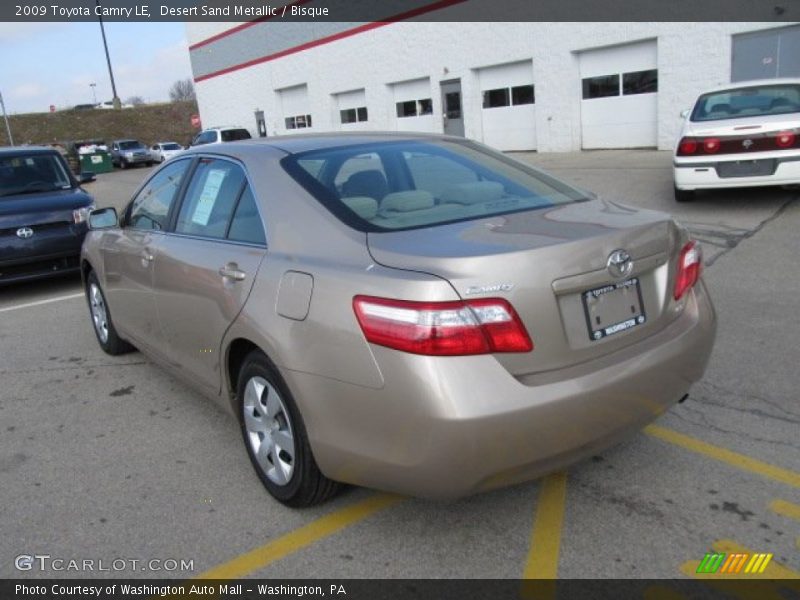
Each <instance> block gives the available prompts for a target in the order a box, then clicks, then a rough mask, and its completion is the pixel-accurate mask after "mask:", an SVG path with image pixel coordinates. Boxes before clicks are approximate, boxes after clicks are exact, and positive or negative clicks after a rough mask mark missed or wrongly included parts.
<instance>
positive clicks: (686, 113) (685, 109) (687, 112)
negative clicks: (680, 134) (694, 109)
mask: <svg viewBox="0 0 800 600" xmlns="http://www.w3.org/2000/svg"><path fill="white" fill-rule="evenodd" d="M688 116H689V109H688V108H684V109H683V110H682V111H681V119H685V118H686V117H688Z"/></svg>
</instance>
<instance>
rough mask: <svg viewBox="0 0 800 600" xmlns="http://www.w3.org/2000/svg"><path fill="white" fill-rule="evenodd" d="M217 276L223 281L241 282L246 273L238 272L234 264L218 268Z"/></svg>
mask: <svg viewBox="0 0 800 600" xmlns="http://www.w3.org/2000/svg"><path fill="white" fill-rule="evenodd" d="M219 274H220V275H222V276H223V277H224V278H225V279H231V280H233V281H243V280H244V278H245V277H247V273H245V272H244V271H242V270H240V269H239V267H238V266H237V265H236V264H228V265H225V266H224V267H220V268H219Z"/></svg>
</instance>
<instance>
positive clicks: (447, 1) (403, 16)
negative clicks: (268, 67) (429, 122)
mask: <svg viewBox="0 0 800 600" xmlns="http://www.w3.org/2000/svg"><path fill="white" fill-rule="evenodd" d="M310 1H311V0H299V1H298V2H295V3H294V4H304V3H306V2H310ZM467 1H468V0H439V1H438V2H434V3H432V4H428V5H425V6H421V7H419V8H415V9H413V10H409V11H406V12H404V13H400V14H397V15H394V16H391V17H387V18H386V19H384V20H383V21H373V22H372V23H365V24H364V25H359V26H358V27H354V28H353V29H347V30H345V31H340V32H339V33H334V34H333V35H329V36H327V37H324V38H320V39H318V40H312V41H310V42H306V43H305V44H300V45H299V46H293V47H291V48H286V49H285V50H281V51H279V52H275V53H273V54H268V55H266V56H261V57H259V58H254V59H252V60H248V61H246V62H243V63H239V64H238V65H233V66H231V67H226V68H224V69H220V70H219V71H213V72H211V73H207V74H205V75H201V76H200V77H195V79H194V81H195V83H199V82H201V81H205V80H206V79H211V78H212V77H218V76H220V75H225V74H226V73H232V72H233V71H239V70H240V69H246V68H248V67H252V66H254V65H259V64H261V63H265V62H269V61H272V60H276V59H278V58H282V57H284V56H288V55H290V54H296V53H298V52H302V51H303V50H308V49H309V48H315V47H317V46H322V45H324V44H330V43H331V42H335V41H337V40H341V39H344V38H348V37H352V36H354V35H358V34H359V33H363V32H365V31H370V30H372V29H377V28H378V27H383V26H384V25H391V24H392V23H397V22H398V21H405V20H408V19H413V18H414V17H418V16H419V15H424V14H425V13H429V12H433V11H435V10H440V9H442V8H447V7H449V6H454V5H456V4H461V3H463V2H467ZM287 6H291V4H289V5H287ZM269 18H270V17H260V18H259V19H258V20H255V21H248V22H247V23H243V24H242V25H240V26H238V27H234V28H232V29H228V30H227V31H223V32H222V33H220V34H217V35H215V36H214V37H211V38H208V39H207V40H203V41H202V42H198V43H197V44H194V45H193V46H190V47H189V49H190V50H192V49H194V48H198V47H200V46H204V45H206V44H209V43H211V42H213V41H215V40H218V39H220V38H224V37H226V36H228V35H231V34H233V33H236V32H237V31H241V30H242V29H246V28H247V27H251V26H253V25H256V24H257V23H261V22H263V21H266V20H267V19H269Z"/></svg>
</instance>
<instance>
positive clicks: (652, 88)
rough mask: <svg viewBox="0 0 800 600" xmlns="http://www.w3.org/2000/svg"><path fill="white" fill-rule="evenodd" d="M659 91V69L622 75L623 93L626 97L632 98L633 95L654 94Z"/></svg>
mask: <svg viewBox="0 0 800 600" xmlns="http://www.w3.org/2000/svg"><path fill="white" fill-rule="evenodd" d="M657 91H658V70H657V69H650V70H649V71H635V72H633V73H623V74H622V93H623V94H624V95H625V96H630V95H631V94H652V93H654V92H657Z"/></svg>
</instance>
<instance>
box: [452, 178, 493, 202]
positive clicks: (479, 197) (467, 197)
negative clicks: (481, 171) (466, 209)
mask: <svg viewBox="0 0 800 600" xmlns="http://www.w3.org/2000/svg"><path fill="white" fill-rule="evenodd" d="M503 191H504V188H503V184H502V183H498V182H496V181H476V182H474V183H459V184H456V185H451V186H448V187H446V188H445V189H444V190H442V196H441V201H442V203H445V204H477V203H479V202H490V201H492V200H498V199H499V198H502V196H503Z"/></svg>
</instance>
